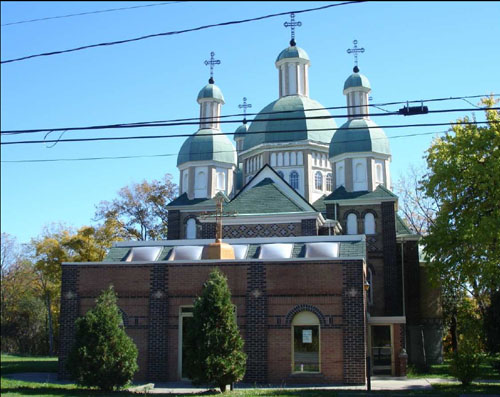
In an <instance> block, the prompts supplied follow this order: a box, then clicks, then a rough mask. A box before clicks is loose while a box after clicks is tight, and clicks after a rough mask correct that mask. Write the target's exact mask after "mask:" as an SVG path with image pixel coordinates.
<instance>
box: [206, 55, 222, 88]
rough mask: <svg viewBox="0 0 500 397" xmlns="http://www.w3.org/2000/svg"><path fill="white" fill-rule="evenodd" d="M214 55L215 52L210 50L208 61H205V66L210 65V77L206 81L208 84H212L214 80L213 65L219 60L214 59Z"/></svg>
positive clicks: (218, 62) (218, 63) (217, 63)
mask: <svg viewBox="0 0 500 397" xmlns="http://www.w3.org/2000/svg"><path fill="white" fill-rule="evenodd" d="M214 56H215V52H213V51H212V52H211V53H210V61H205V66H208V65H210V79H209V80H208V82H209V83H210V84H213V83H214V82H215V81H214V65H220V60H219V59H214Z"/></svg>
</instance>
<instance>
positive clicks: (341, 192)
mask: <svg viewBox="0 0 500 397" xmlns="http://www.w3.org/2000/svg"><path fill="white" fill-rule="evenodd" d="M387 198H390V199H397V198H398V196H396V195H395V194H394V193H392V192H391V191H390V190H389V189H387V188H385V187H384V186H382V185H378V186H377V188H376V189H375V190H374V191H372V192H370V191H368V190H365V191H360V192H348V191H347V190H345V187H344V186H340V187H339V188H337V189H335V190H334V191H333V192H332V193H331V194H330V195H329V196H328V197H325V199H324V201H326V202H328V201H337V200H360V201H361V200H378V199H387Z"/></svg>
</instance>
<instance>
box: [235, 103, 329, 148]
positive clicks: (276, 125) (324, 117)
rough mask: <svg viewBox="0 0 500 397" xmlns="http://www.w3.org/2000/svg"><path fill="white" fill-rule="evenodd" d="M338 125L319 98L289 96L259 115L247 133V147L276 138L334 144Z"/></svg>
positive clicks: (274, 141) (279, 139) (263, 110)
mask: <svg viewBox="0 0 500 397" xmlns="http://www.w3.org/2000/svg"><path fill="white" fill-rule="evenodd" d="M280 112H282V113H280ZM311 117H319V118H311ZM335 128H337V125H336V124H335V121H333V119H332V116H331V114H330V112H328V111H327V110H326V109H325V108H324V107H323V106H322V105H321V104H320V103H319V102H317V101H315V100H312V99H310V98H308V97H305V96H299V95H291V96H285V97H282V98H280V99H278V100H276V101H274V102H271V103H270V104H269V105H267V106H266V107H265V108H264V109H262V110H261V111H260V113H259V114H258V115H257V116H256V117H255V119H254V120H253V121H252V124H251V125H250V127H249V128H248V132H247V134H246V135H245V141H244V143H243V150H248V149H251V148H253V147H255V146H257V145H260V144H263V143H276V142H297V141H306V140H309V141H314V142H320V143H324V144H330V141H331V139H332V136H333V133H334V130H335ZM279 131H283V132H279Z"/></svg>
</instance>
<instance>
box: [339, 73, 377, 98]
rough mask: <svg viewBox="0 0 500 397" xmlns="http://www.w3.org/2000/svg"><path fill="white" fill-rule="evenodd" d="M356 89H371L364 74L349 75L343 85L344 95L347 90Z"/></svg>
mask: <svg viewBox="0 0 500 397" xmlns="http://www.w3.org/2000/svg"><path fill="white" fill-rule="evenodd" d="M357 87H363V88H368V89H371V86H370V82H369V81H368V78H367V77H366V76H365V75H364V74H361V73H353V74H351V75H350V76H349V77H348V78H347V80H346V81H345V83H344V94H345V91H346V90H348V89H349V88H357Z"/></svg>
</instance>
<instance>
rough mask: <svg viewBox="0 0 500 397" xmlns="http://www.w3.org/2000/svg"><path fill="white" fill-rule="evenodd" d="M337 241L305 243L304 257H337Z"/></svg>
mask: <svg viewBox="0 0 500 397" xmlns="http://www.w3.org/2000/svg"><path fill="white" fill-rule="evenodd" d="M338 256H339V243H306V254H305V257H306V258H337V257H338Z"/></svg>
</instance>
